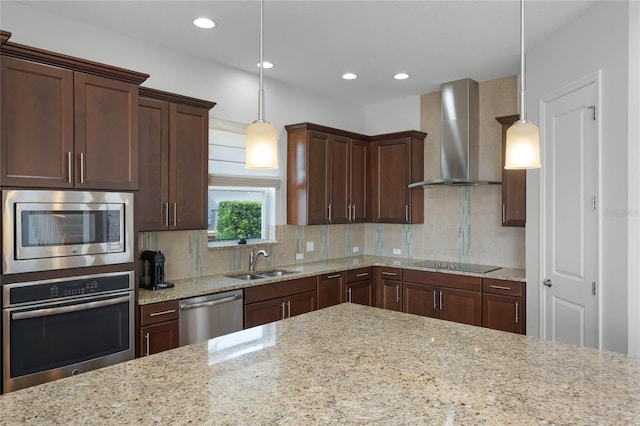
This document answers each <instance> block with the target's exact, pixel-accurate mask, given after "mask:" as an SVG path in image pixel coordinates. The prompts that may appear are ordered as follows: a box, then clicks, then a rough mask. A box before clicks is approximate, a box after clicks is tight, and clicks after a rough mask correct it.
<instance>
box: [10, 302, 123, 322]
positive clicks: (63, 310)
mask: <svg viewBox="0 0 640 426" xmlns="http://www.w3.org/2000/svg"><path fill="white" fill-rule="evenodd" d="M130 300H131V296H122V297H116V298H114V299H107V300H99V301H97V302H87V303H82V304H80V305H70V306H61V307H59V308H48V309H34V310H33V311H25V312H14V313H13V314H12V315H11V318H12V319H14V320H21V319H29V318H40V317H44V316H47V315H56V314H67V313H69V312H78V311H86V310H88V309H96V308H102V307H104V306H111V305H117V304H118V303H125V302H129V301H130Z"/></svg>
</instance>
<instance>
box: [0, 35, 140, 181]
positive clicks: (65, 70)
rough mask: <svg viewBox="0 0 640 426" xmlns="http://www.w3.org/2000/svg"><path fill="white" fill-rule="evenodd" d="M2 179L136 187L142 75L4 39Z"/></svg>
mask: <svg viewBox="0 0 640 426" xmlns="http://www.w3.org/2000/svg"><path fill="white" fill-rule="evenodd" d="M0 53H1V55H2V56H1V57H0V61H1V64H0V66H1V75H2V82H1V87H2V112H1V126H2V129H3V130H2V136H1V154H2V161H1V162H0V184H1V185H2V186H18V187H32V188H82V189H104V190H135V189H137V188H138V108H137V105H138V85H139V84H140V83H142V82H143V81H144V80H146V78H147V77H148V75H147V74H141V73H136V72H133V71H128V70H123V69H120V68H115V67H110V66H108V65H104V64H98V63H95V62H90V61H85V60H82V59H78V58H73V57H70V56H65V55H60V54H56V53H53V52H48V51H45V50H40V49H35V48H31V47H28V46H23V45H18V44H15V43H10V42H6V43H5V44H3V45H2V48H1V50H0Z"/></svg>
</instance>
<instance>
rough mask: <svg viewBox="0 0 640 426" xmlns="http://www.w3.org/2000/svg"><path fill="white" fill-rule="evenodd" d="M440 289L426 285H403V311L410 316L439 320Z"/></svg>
mask: <svg viewBox="0 0 640 426" xmlns="http://www.w3.org/2000/svg"><path fill="white" fill-rule="evenodd" d="M438 296H439V293H438V288H437V287H431V286H428V285H424V284H416V283H403V284H402V301H403V306H402V311H403V312H407V313H409V314H415V315H422V316H425V317H431V318H439V317H440V312H439V311H438Z"/></svg>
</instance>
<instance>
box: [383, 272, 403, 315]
mask: <svg viewBox="0 0 640 426" xmlns="http://www.w3.org/2000/svg"><path fill="white" fill-rule="evenodd" d="M380 295H381V298H380V307H381V308H384V309H391V310H392V311H402V281H396V280H392V279H387V278H382V279H381V280H380Z"/></svg>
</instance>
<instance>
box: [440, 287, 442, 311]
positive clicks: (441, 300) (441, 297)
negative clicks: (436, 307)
mask: <svg viewBox="0 0 640 426" xmlns="http://www.w3.org/2000/svg"><path fill="white" fill-rule="evenodd" d="M442 305H443V303H442V291H441V292H440V310H442Z"/></svg>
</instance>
